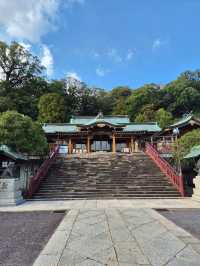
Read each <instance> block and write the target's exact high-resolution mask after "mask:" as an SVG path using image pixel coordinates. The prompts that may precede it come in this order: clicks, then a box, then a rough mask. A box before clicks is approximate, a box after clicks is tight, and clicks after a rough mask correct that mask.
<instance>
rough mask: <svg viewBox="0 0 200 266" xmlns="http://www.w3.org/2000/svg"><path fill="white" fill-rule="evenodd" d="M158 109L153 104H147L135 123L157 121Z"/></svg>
mask: <svg viewBox="0 0 200 266" xmlns="http://www.w3.org/2000/svg"><path fill="white" fill-rule="evenodd" d="M155 111H156V107H155V106H154V105H153V104H147V105H145V106H144V107H143V108H142V109H141V113H140V114H139V115H137V117H136V119H135V121H136V122H139V120H141V119H142V120H143V121H141V122H149V121H154V120H155Z"/></svg>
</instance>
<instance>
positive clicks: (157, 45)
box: [152, 38, 167, 50]
mask: <svg viewBox="0 0 200 266" xmlns="http://www.w3.org/2000/svg"><path fill="white" fill-rule="evenodd" d="M166 43H167V42H166V41H163V40H161V39H160V38H157V39H155V40H154V41H153V44H152V50H157V49H159V48H160V47H161V46H163V45H165V44H166Z"/></svg>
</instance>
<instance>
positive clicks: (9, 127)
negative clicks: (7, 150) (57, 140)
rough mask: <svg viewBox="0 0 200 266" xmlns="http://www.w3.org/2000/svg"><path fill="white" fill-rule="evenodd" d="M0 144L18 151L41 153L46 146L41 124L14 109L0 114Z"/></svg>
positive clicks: (45, 149)
mask: <svg viewBox="0 0 200 266" xmlns="http://www.w3.org/2000/svg"><path fill="white" fill-rule="evenodd" d="M0 144H1V145H2V144H4V145H8V146H9V147H11V148H13V149H14V150H16V151H18V152H23V153H33V154H43V153H44V152H46V151H47V147H48V145H47V140H46V137H45V134H44V131H43V130H42V127H41V125H40V124H39V123H38V122H33V121H32V119H31V118H30V117H28V116H24V115H22V114H19V113H17V112H16V111H7V112H4V113H2V114H1V115H0Z"/></svg>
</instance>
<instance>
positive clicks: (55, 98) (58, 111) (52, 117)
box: [38, 93, 65, 123]
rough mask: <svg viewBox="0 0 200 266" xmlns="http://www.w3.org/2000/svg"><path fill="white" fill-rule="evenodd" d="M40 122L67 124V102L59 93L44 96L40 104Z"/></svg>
mask: <svg viewBox="0 0 200 266" xmlns="http://www.w3.org/2000/svg"><path fill="white" fill-rule="evenodd" d="M38 109H39V121H41V122H43V123H62V122H65V101H64V98H63V97H62V96H61V95H60V94H58V93H47V94H44V95H43V96H42V97H41V98H40V100H39V104H38Z"/></svg>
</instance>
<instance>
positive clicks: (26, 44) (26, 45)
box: [19, 42, 31, 51]
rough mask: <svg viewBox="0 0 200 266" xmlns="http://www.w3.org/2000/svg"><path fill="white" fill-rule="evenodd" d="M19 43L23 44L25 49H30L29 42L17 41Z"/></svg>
mask: <svg viewBox="0 0 200 266" xmlns="http://www.w3.org/2000/svg"><path fill="white" fill-rule="evenodd" d="M19 44H20V45H21V46H23V47H24V49H25V50H27V51H30V49H31V44H30V43H25V42H19Z"/></svg>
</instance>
